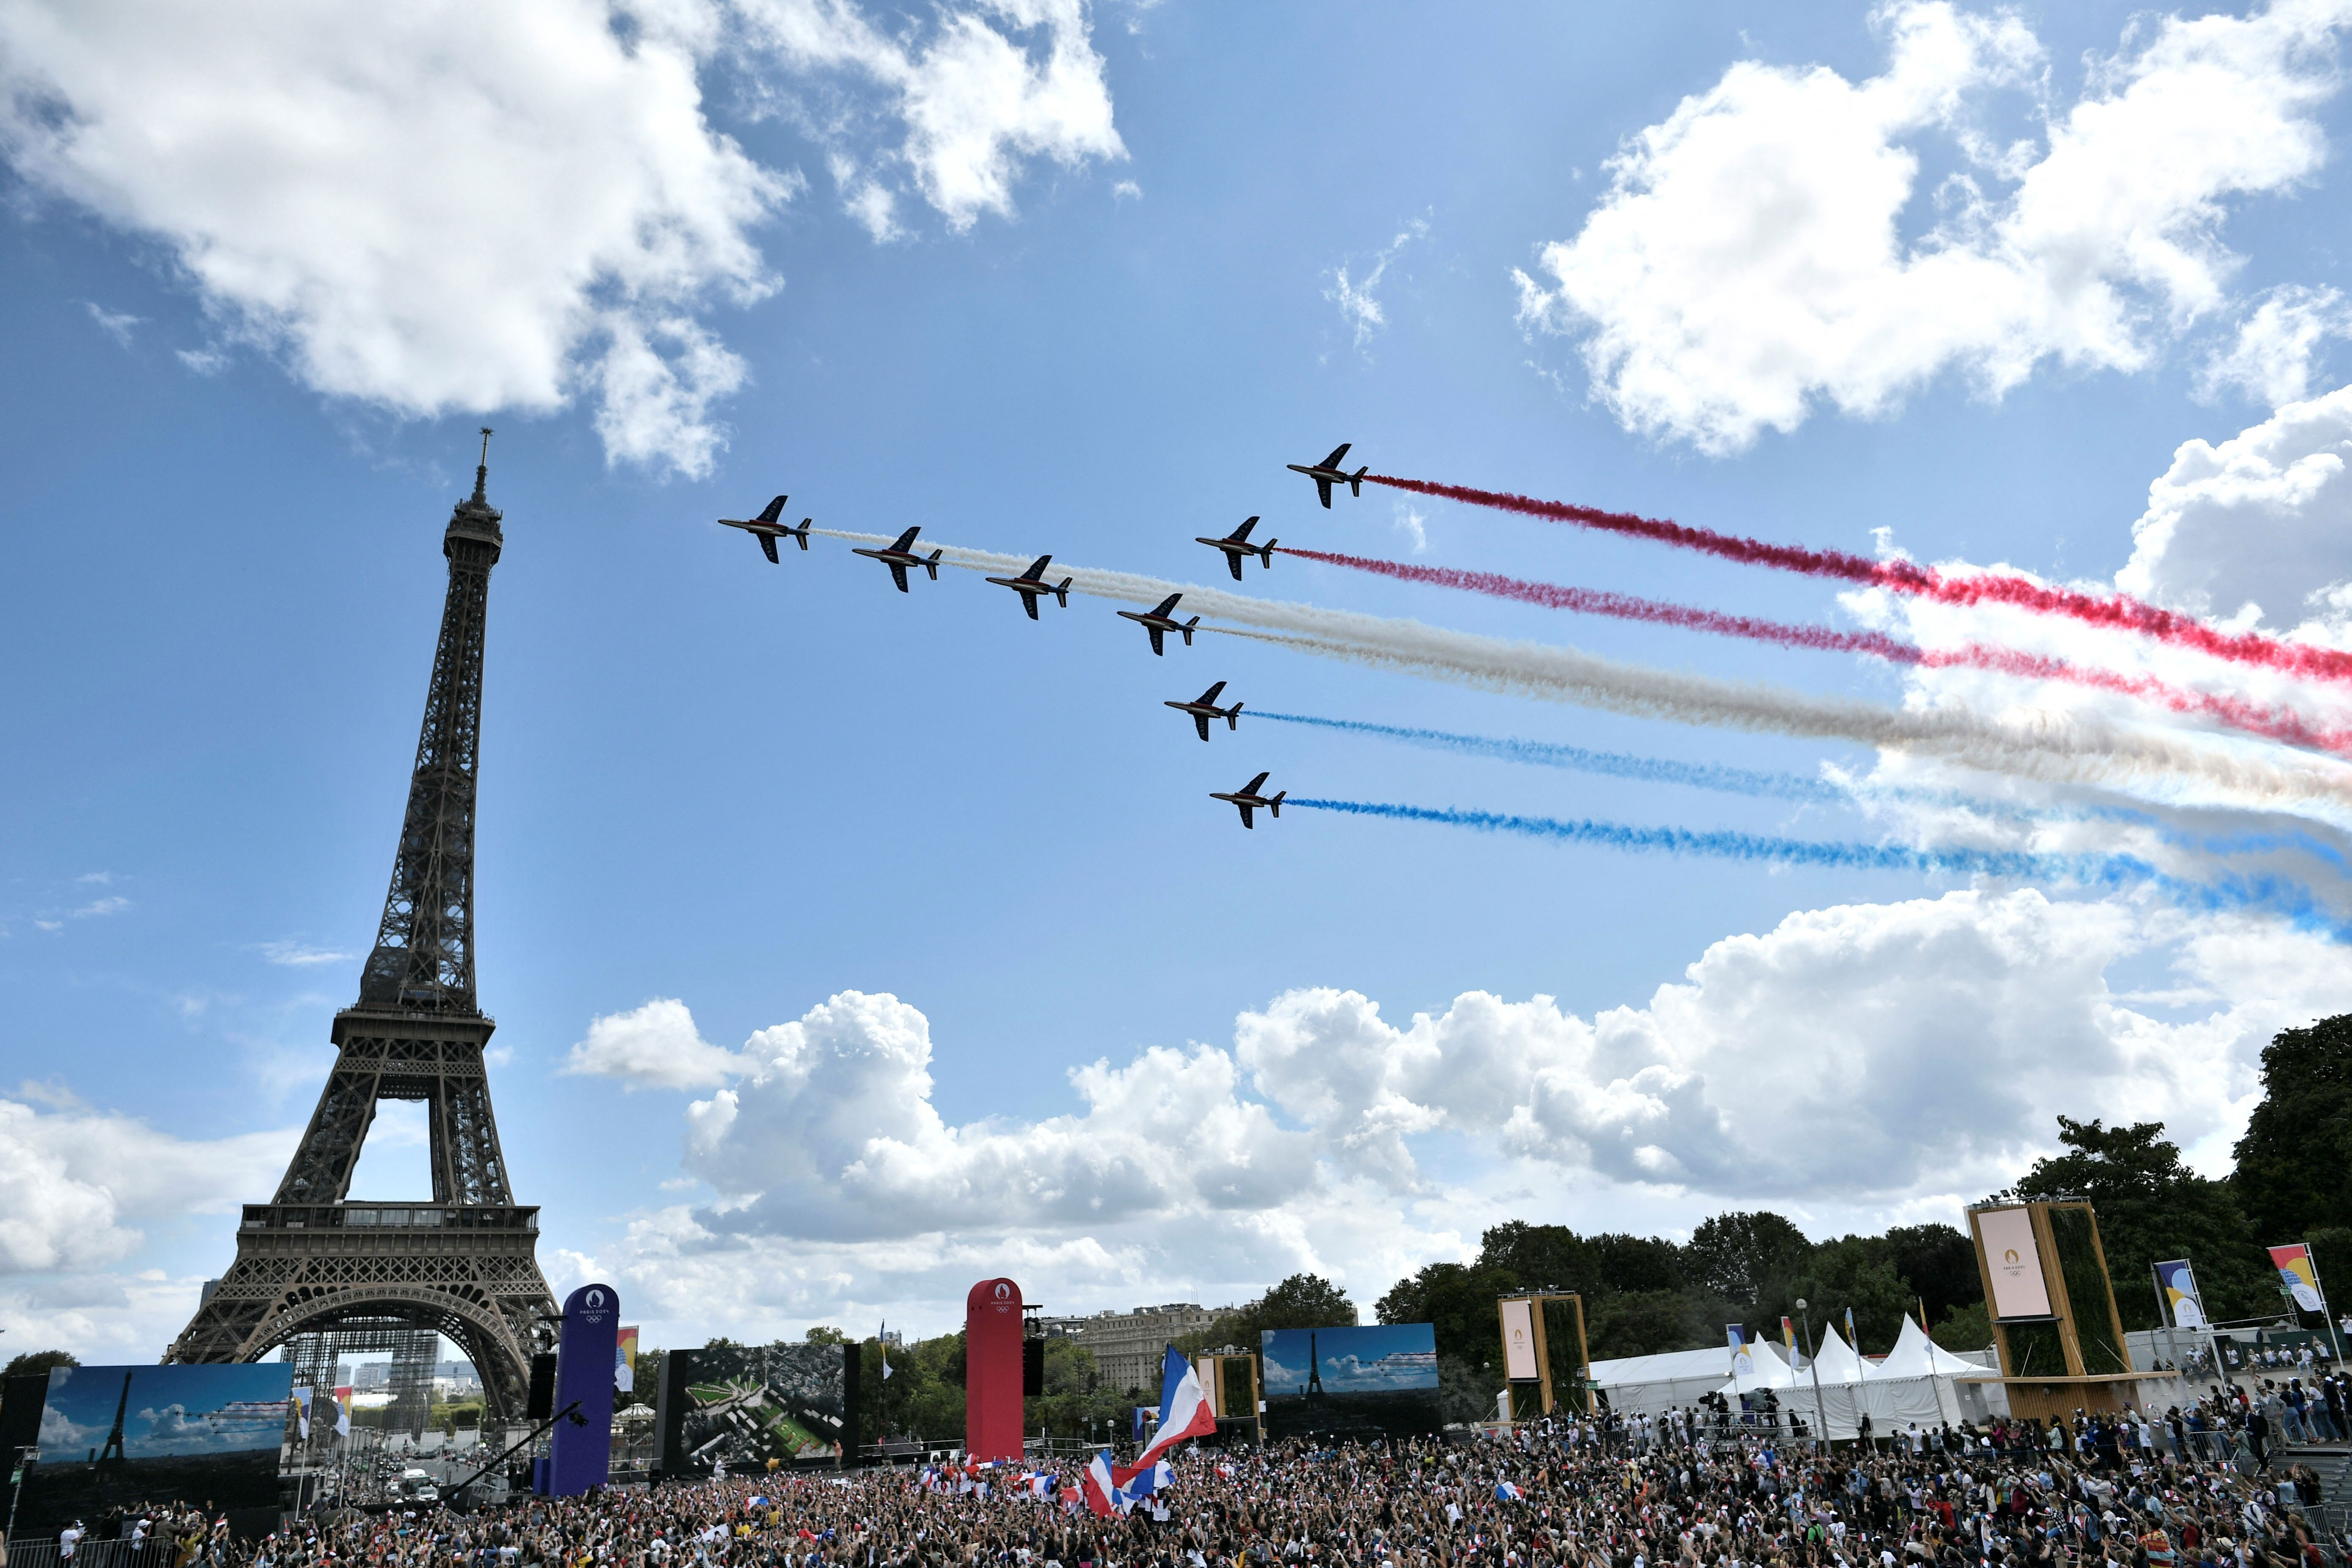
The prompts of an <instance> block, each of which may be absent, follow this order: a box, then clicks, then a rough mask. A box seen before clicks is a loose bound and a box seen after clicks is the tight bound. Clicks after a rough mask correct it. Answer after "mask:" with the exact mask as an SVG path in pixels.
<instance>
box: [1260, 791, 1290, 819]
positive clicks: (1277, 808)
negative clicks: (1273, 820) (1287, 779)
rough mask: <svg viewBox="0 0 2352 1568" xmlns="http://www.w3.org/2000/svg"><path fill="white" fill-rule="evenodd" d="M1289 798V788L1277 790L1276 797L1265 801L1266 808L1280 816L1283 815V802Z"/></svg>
mask: <svg viewBox="0 0 2352 1568" xmlns="http://www.w3.org/2000/svg"><path fill="white" fill-rule="evenodd" d="M1289 798H1290V792H1289V791H1288V790H1280V791H1277V792H1276V795H1275V797H1274V798H1273V799H1272V800H1270V801H1267V802H1266V803H1265V808H1266V810H1268V811H1270V812H1272V813H1274V815H1275V816H1281V815H1282V803H1283V802H1284V801H1286V800H1288V799H1289Z"/></svg>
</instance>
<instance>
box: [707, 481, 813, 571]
mask: <svg viewBox="0 0 2352 1568" xmlns="http://www.w3.org/2000/svg"><path fill="white" fill-rule="evenodd" d="M791 499H792V498H791V497H790V496H778V497H777V498H776V499H775V500H772V501H770V502H769V503H768V505H767V509H766V510H763V511H761V513H760V515H759V516H757V517H753V518H744V519H740V520H739V519H736V518H731V517H722V518H720V519H719V522H720V523H721V524H722V525H723V526H725V527H728V528H740V529H741V530H742V531H744V532H746V533H748V534H750V535H751V537H753V538H754V539H757V540H758V541H759V542H760V548H761V549H762V550H764V551H766V552H768V559H769V560H770V561H776V541H777V540H779V539H781V538H782V537H783V536H784V535H786V534H790V535H791V536H792V537H793V538H794V539H797V540H799V541H800V542H801V548H802V549H803V550H806V549H807V548H808V535H809V524H811V523H813V522H814V521H816V519H814V518H813V517H804V518H803V519H801V525H800V526H799V527H798V528H787V527H785V526H784V525H783V524H782V523H781V522H779V521H776V520H777V519H778V518H780V517H782V516H783V515H784V502H786V501H788V500H791ZM778 564H782V563H781V562H778Z"/></svg>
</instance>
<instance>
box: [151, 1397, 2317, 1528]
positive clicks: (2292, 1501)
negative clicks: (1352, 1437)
mask: <svg viewBox="0 0 2352 1568" xmlns="http://www.w3.org/2000/svg"><path fill="white" fill-rule="evenodd" d="M2263 1403H2264V1400H2263V1395H2262V1394H2261V1393H2260V1391H2255V1390H2250V1391H2246V1394H2245V1397H2244V1398H2243V1400H2242V1401H2241V1400H2240V1399H2239V1398H2237V1397H2234V1396H2233V1395H2232V1394H2228V1393H2224V1392H2222V1391H2221V1390H2219V1389H2217V1390H2216V1391H2215V1392H2214V1393H2213V1394H2210V1395H2208V1396H2207V1398H2206V1399H2204V1400H2201V1401H2199V1402H2198V1403H2197V1405H2195V1406H2194V1407H2193V1408H2191V1409H2189V1410H2184V1411H2177V1412H2167V1413H2165V1414H2164V1415H2148V1414H2146V1413H2137V1412H2133V1413H2126V1415H2122V1416H2088V1417H2083V1418H2079V1419H2076V1420H2073V1421H2063V1420H2061V1421H2052V1422H2046V1423H2042V1422H2028V1421H2015V1422H2011V1421H2002V1422H1999V1423H1996V1424H1994V1425H1993V1426H1990V1427H1988V1428H1984V1429H1981V1430H1979V1429H1976V1428H1973V1427H1960V1428H1953V1427H1949V1426H1937V1427H1936V1428H1935V1429H1933V1430H1932V1431H1927V1430H1921V1429H1918V1428H1906V1429H1905V1430H1903V1431H1901V1432H1899V1433H1895V1434H1880V1435H1875V1436H1874V1441H1873V1442H1872V1444H1871V1445H1870V1446H1869V1447H1863V1446H1861V1445H1859V1444H1847V1445H1843V1446H1840V1447H1833V1448H1827V1449H1821V1450H1816V1449H1814V1448H1813V1447H1811V1446H1810V1445H1806V1444H1801V1443H1792V1442H1789V1441H1787V1440H1785V1439H1782V1438H1779V1437H1776V1436H1772V1435H1769V1434H1760V1433H1758V1432H1756V1431H1754V1430H1753V1429H1750V1428H1745V1427H1743V1426H1740V1425H1739V1424H1738V1423H1737V1422H1731V1421H1727V1420H1724V1419H1723V1418H1721V1417H1719V1416H1718V1415H1716V1414H1715V1413H1712V1412H1704V1411H1683V1412H1675V1413H1672V1414H1670V1415H1667V1416H1664V1417H1660V1418H1656V1419H1651V1420H1643V1421H1631V1422H1628V1421H1613V1420H1612V1421H1609V1422H1604V1423H1594V1422H1583V1421H1548V1422H1543V1423H1538V1424H1533V1425H1522V1426H1519V1427H1518V1428H1517V1429H1516V1430H1512V1431H1508V1432H1504V1433H1485V1434H1479V1435H1476V1436H1475V1437H1473V1438H1472V1439H1471V1440H1468V1441H1460V1440H1451V1439H1449V1440H1440V1439H1437V1438H1428V1439H1421V1440H1415V1441H1410V1442H1398V1443H1393V1444H1386V1445H1362V1444H1343V1445H1339V1446H1337V1447H1313V1446H1309V1445H1306V1444H1300V1443H1292V1444H1286V1445H1279V1446H1276V1447H1271V1448H1266V1449H1244V1450H1238V1451H1233V1452H1225V1453H1219V1452H1214V1451H1208V1450H1194V1451H1192V1452H1188V1453H1186V1454H1184V1455H1183V1456H1182V1457H1181V1458H1180V1459H1179V1460H1178V1462H1177V1464H1176V1467H1175V1470H1176V1480H1175V1483H1174V1484H1173V1486H1171V1487H1170V1488H1168V1489H1165V1490H1163V1491H1161V1492H1160V1493H1159V1494H1157V1495H1156V1496H1154V1497H1153V1498H1151V1499H1150V1500H1149V1501H1147V1502H1146V1503H1145V1504H1144V1505H1142V1506H1140V1507H1139V1508H1137V1509H1136V1510H1134V1511H1133V1512H1131V1513H1129V1514H1128V1515H1126V1516H1123V1517H1122V1516H1118V1515H1113V1516H1109V1517H1098V1516H1097V1515H1096V1514H1095V1513H1094V1512H1093V1511H1091V1510H1088V1509H1087V1507H1086V1506H1084V1504H1083V1503H1082V1502H1081V1501H1079V1500H1078V1497H1079V1489H1078V1487H1077V1479H1078V1477H1077V1467H1076V1463H1075V1461H1072V1462H1067V1463H1065V1464H1064V1465H1062V1466H1061V1467H1059V1468H1058V1469H1055V1470H1053V1471H1033V1470H1026V1469H1024V1468H1021V1467H1018V1466H997V1467H991V1468H979V1467H961V1466H934V1467H930V1468H924V1469H920V1470H917V1469H908V1468H896V1469H871V1470H864V1471H853V1472H850V1473H847V1474H828V1473H822V1472H800V1473H791V1472H785V1473H776V1474H764V1475H755V1476H751V1477H746V1478H737V1479H720V1480H715V1481H714V1480H675V1481H669V1482H663V1483H656V1484H655V1485H653V1486H650V1487H645V1486H636V1487H629V1488H615V1489H607V1490H604V1491H602V1492H599V1493H595V1494H593V1495H591V1496H588V1497H584V1498H576V1499H564V1500H549V1499H535V1498H521V1499H515V1500H505V1501H498V1502H492V1503H489V1504H487V1505H484V1506H480V1507H478V1508H475V1509H473V1510H470V1511H465V1512H459V1511H453V1510H449V1509H447V1508H444V1507H440V1506H431V1507H423V1508H401V1507H398V1506H394V1507H393V1508H390V1509H387V1510H369V1511H362V1510H353V1509H349V1508H334V1509H321V1510H315V1511H314V1512H313V1513H312V1514H311V1515H310V1517H307V1518H305V1519H302V1520H300V1521H297V1522H296V1523H294V1524H292V1525H291V1526H289V1527H288V1528H285V1529H281V1530H280V1531H278V1532H276V1533H274V1534H271V1535H269V1536H268V1537H267V1538H265V1539H263V1540H260V1541H257V1542H240V1541H237V1540H236V1539H234V1538H233V1535H232V1533H231V1531H229V1530H228V1529H227V1528H226V1523H225V1522H215V1523H214V1524H212V1525H210V1526H207V1525H206V1523H205V1521H204V1520H203V1518H202V1517H201V1516H198V1515H194V1514H192V1513H190V1512H188V1511H187V1510H160V1511H158V1512H155V1513H153V1514H152V1515H150V1514H142V1516H141V1517H140V1518H139V1519H137V1520H134V1521H130V1523H129V1528H130V1530H131V1531H140V1532H142V1533H145V1534H147V1535H148V1536H149V1538H151V1539H152V1540H155V1541H158V1542H169V1543H170V1556H169V1560H168V1562H165V1561H163V1560H162V1559H161V1557H160V1555H159V1556H158V1558H157V1561H156V1562H155V1563H152V1564H150V1563H145V1562H142V1564H141V1568H2352V1542H2347V1541H2346V1540H2345V1539H2343V1538H2342V1537H2340V1536H2339V1535H2337V1534H2336V1533H2335V1532H2334V1531H2329V1530H2328V1529H2326V1528H2325V1527H2324V1525H2323V1522H2322V1512H2321V1510H2319V1509H2318V1508H2317V1506H2316V1505H2317V1504H2318V1503H2319V1502H2320V1498H2319V1496H2318V1477H2317V1476H2316V1475H2315V1473H2314V1471H2313V1470H2312V1468H2310V1467H2309V1466H2307V1465H2303V1464H2300V1463H2298V1462H2296V1461H2294V1459H2293V1458H2291V1457H2290V1456H2287V1455H2284V1454H2281V1453H2270V1454H2268V1456H2267V1457H2268V1458H2269V1459H2270V1461H2271V1463H2270V1465H2269V1467H2268V1468H2264V1467H2263V1464H2262V1463H2261V1462H2260V1461H2259V1460H2258V1459H2257V1457H2256V1456H2257V1453H2258V1451H2260V1450H2261V1449H2262V1448H2263V1434H2262V1432H2261V1423H2262V1422H2263V1421H2264V1420H2265V1419H2267V1417H2266V1416H2265V1415H2264V1413H2263ZM2200 1423H2201V1425H2200ZM1459 1436H1463V1435H1459V1434H1457V1435H1454V1437H1457V1438H1458V1437H1459Z"/></svg>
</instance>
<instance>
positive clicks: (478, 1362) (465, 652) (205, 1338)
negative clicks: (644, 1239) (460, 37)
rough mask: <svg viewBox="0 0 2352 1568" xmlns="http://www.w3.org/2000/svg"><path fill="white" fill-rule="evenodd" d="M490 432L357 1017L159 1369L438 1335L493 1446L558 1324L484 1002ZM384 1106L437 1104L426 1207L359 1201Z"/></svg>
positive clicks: (459, 524)
mask: <svg viewBox="0 0 2352 1568" xmlns="http://www.w3.org/2000/svg"><path fill="white" fill-rule="evenodd" d="M489 434H490V433H489V432H488V430H485V431H483V432H482V464H481V466H480V467H479V468H476V469H475V470H474V493H473V495H472V496H471V497H470V498H469V499H467V500H463V501H460V502H458V503H457V509H456V510H455V511H454V512H453V513H452V514H451V516H450V519H449V526H448V529H447V530H446V532H445V533H444V535H443V537H442V544H441V551H442V553H443V554H444V555H446V556H447V557H448V561H449V588H448V593H447V595H446V598H445V599H444V601H443V603H442V609H441V640H440V643H439V646H438V647H437V648H436V651H435V653H434V657H433V679H432V683H431V685H430V686H429V687H428V688H427V689H426V693H425V725H424V731H423V733H422V735H421V736H420V738H419V739H418V741H417V744H416V768H415V773H414V774H413V775H412V776H411V778H410V781H409V788H408V809H407V812H406V814H405V815H404V817H403V818H402V821H401V828H400V847H399V848H398V850H397V851H396V852H395V854H394V858H393V869H392V888H391V890H390V892H389V893H387V894H386V895H385V898H384V905H383V921H381V923H380V924H379V926H378V928H377V931H376V940H375V947H374V950H373V952H370V953H369V955H368V961H367V963H366V966H365V967H364V969H362V972H361V975H360V995H359V1000H358V1002H357V1003H355V1004H354V1005H352V1006H350V1007H346V1008H345V1009H343V1010H342V1011H341V1013H338V1014H336V1015H335V1022H334V1027H333V1030H332V1034H331V1038H332V1039H333V1041H334V1045H335V1050H336V1057H335V1065H334V1068H333V1069H332V1070H331V1071H330V1072H329V1074H328V1075H327V1085H326V1088H325V1089H324V1090H323V1091H322V1092H321V1093H320V1096H319V1106H318V1109H317V1110H314V1111H312V1112H311V1113H310V1125H309V1127H308V1128H306V1129H305V1130H304V1131H303V1133H302V1141H301V1142H300V1144H299V1145H298V1146H297V1147H296V1149H295V1151H294V1158H293V1159H292V1161H291V1162H290V1163H289V1164H288V1165H287V1167H286V1176H285V1179H284V1180H283V1181H281V1182H279V1183H278V1192H277V1195H276V1196H275V1197H273V1198H271V1199H270V1201H269V1202H268V1203H266V1204H247V1205H245V1207H244V1211H243V1214H242V1215H241V1217H240V1218H239V1220H238V1223H237V1231H236V1261H234V1262H233V1263H231V1264H230V1265H229V1268H228V1271H227V1272H226V1273H225V1274H223V1275H222V1276H221V1278H220V1279H218V1280H216V1281H215V1282H213V1283H212V1285H211V1286H209V1287H208V1288H207V1289H206V1291H205V1299H204V1300H203V1303H202V1304H201V1305H200V1306H198V1307H197V1309H196V1315H195V1317H194V1320H193V1321H191V1322H190V1323H189V1324H188V1326H187V1327H186V1328H185V1329H184V1330H183V1331H181V1333H180V1337H179V1338H178V1339H177V1340H175V1341H173V1343H172V1348H171V1349H170V1350H169V1351H168V1352H165V1354H164V1357H163V1359H164V1360H165V1361H167V1362H250V1361H258V1360H260V1359H261V1358H262V1357H263V1356H265V1355H267V1354H268V1353H269V1352H271V1351H273V1350H275V1349H277V1348H278V1346H280V1345H285V1344H288V1343H289V1342H293V1341H296V1340H298V1339H299V1340H301V1341H303V1342H305V1343H306V1344H309V1345H316V1343H317V1337H318V1336H321V1335H325V1336H329V1337H330V1342H334V1341H335V1340H341V1341H344V1342H348V1343H349V1345H350V1346H351V1347H352V1348H358V1347H359V1346H361V1345H362V1343H367V1344H373V1339H376V1338H383V1337H385V1336H387V1335H390V1336H394V1337H397V1336H399V1335H400V1334H402V1333H403V1332H404V1331H436V1332H439V1333H442V1334H446V1335H447V1336H448V1337H449V1338H450V1339H451V1340H453V1341H455V1342H457V1345H458V1346H459V1347H460V1348H461V1349H462V1350H463V1351H464V1352H465V1353H466V1355H467V1358H468V1359H470V1360H471V1361H472V1362H473V1363H474V1366H475V1368H476V1370H477V1371H478V1372H479V1373H481V1379H482V1425H483V1426H484V1428H485V1430H486V1431H487V1430H488V1429H490V1428H495V1427H502V1426H508V1425H509V1424H511V1423H513V1422H518V1421H520V1419H521V1418H522V1415H523V1407H524V1404H525V1401H526V1399H527V1397H528V1394H529V1389H530V1358H531V1355H532V1353H533V1352H535V1351H537V1350H539V1349H541V1348H545V1347H546V1346H547V1344H548V1343H549V1342H550V1336H549V1332H548V1326H547V1325H548V1323H549V1322H550V1321H551V1320H553V1318H554V1317H555V1311H556V1309H555V1301H554V1298H553V1297H552V1296H551V1294H550V1293H549V1291H548V1288H547V1279H546V1277H545V1276H544V1275H542V1274H541V1272H540V1268H539V1259H538V1244H539V1210H538V1209H537V1208H535V1207H532V1206H530V1205H521V1204H517V1203H516V1202H515V1201H514V1194H513V1192H512V1191H511V1190H510V1189H509V1186H508V1183H507V1167H506V1160H505V1158H504V1156H503V1155H501V1154H500V1152H499V1129H498V1122H497V1121H496V1119H495V1118H494V1117H493V1116H492V1115H491V1111H490V1081H489V1075H488V1071H487V1069H486V1068H485V1067H484V1064H483V1061H482V1049H483V1047H485V1046H486V1045H487V1044H488V1042H489V1038H490V1032H491V1031H492V1030H493V1029H494V1028H496V1027H497V1024H496V1023H495V1022H494V1021H493V1020H492V1019H491V1018H489V1017H488V1016H487V1015H485V1014H484V1013H483V1012H482V1010H481V1009H480V1008H479V1007H478V1006H477V1005H475V998H474V795H475V778H476V768H477V763H478V759H479V753H480V741H481V716H482V636H483V628H484V622H485V619H486V616H487V615H488V605H489V587H490V568H491V567H492V566H494V565H496V564H497V563H498V559H499V548H500V546H501V545H502V543H503V542H504V535H503V534H502V533H501V532H500V531H499V521H500V514H499V512H498V511H497V510H495V509H493V508H492V507H491V505H490V503H489V500H488V495H487V493H486V492H487V489H488V481H489ZM384 1100H418V1101H422V1102H423V1103H424V1105H425V1115H426V1121H427V1124H428V1129H429V1133H428V1138H429V1143H430V1158H431V1163H432V1168H433V1195H432V1197H431V1198H430V1199H429V1200H428V1199H425V1198H416V1199H413V1200H408V1201H386V1202H377V1203H352V1202H351V1201H349V1196H350V1190H351V1182H352V1171H353V1169H354V1168H355V1167H356V1166H357V1165H358V1163H359V1157H360V1148H361V1145H362V1143H363V1142H365V1141H366V1139H367V1131H368V1127H369V1125H370V1124H371V1123H372V1122H373V1121H374V1120H375V1112H376V1107H377V1106H378V1105H379V1104H380V1103H381V1102H383V1101H384ZM328 1364H329V1365H330V1366H331V1365H332V1362H331V1360H330V1361H329V1363H328Z"/></svg>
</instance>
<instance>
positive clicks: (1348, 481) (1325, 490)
mask: <svg viewBox="0 0 2352 1568" xmlns="http://www.w3.org/2000/svg"><path fill="white" fill-rule="evenodd" d="M1352 445H1354V443H1352V442H1349V441H1342V442H1340V443H1339V446H1337V447H1333V448H1332V451H1331V455H1330V456H1329V457H1328V458H1324V459H1323V460H1322V461H1321V462H1319V463H1285V464H1284V465H1283V467H1284V468H1288V469H1289V470H1290V471H1291V472H1292V473H1294V474H1305V475H1306V476H1307V478H1308V479H1313V480H1314V481H1315V493H1316V494H1317V495H1318V496H1321V497H1322V498H1323V510H1325V511H1329V510H1331V487H1332V486H1333V485H1345V486H1347V487H1348V493H1349V495H1352V496H1360V495H1362V494H1363V493H1364V476H1365V475H1366V474H1369V473H1370V472H1371V471H1372V466H1371V465H1370V463H1366V464H1365V465H1364V466H1363V467H1362V468H1358V469H1357V470H1356V471H1355V472H1354V473H1352V474H1351V473H1349V471H1348V470H1347V469H1345V468H1341V467H1340V466H1339V465H1340V464H1341V463H1342V462H1343V461H1345V460H1346V459H1347V456H1348V448H1349V447H1350V446H1352Z"/></svg>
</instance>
